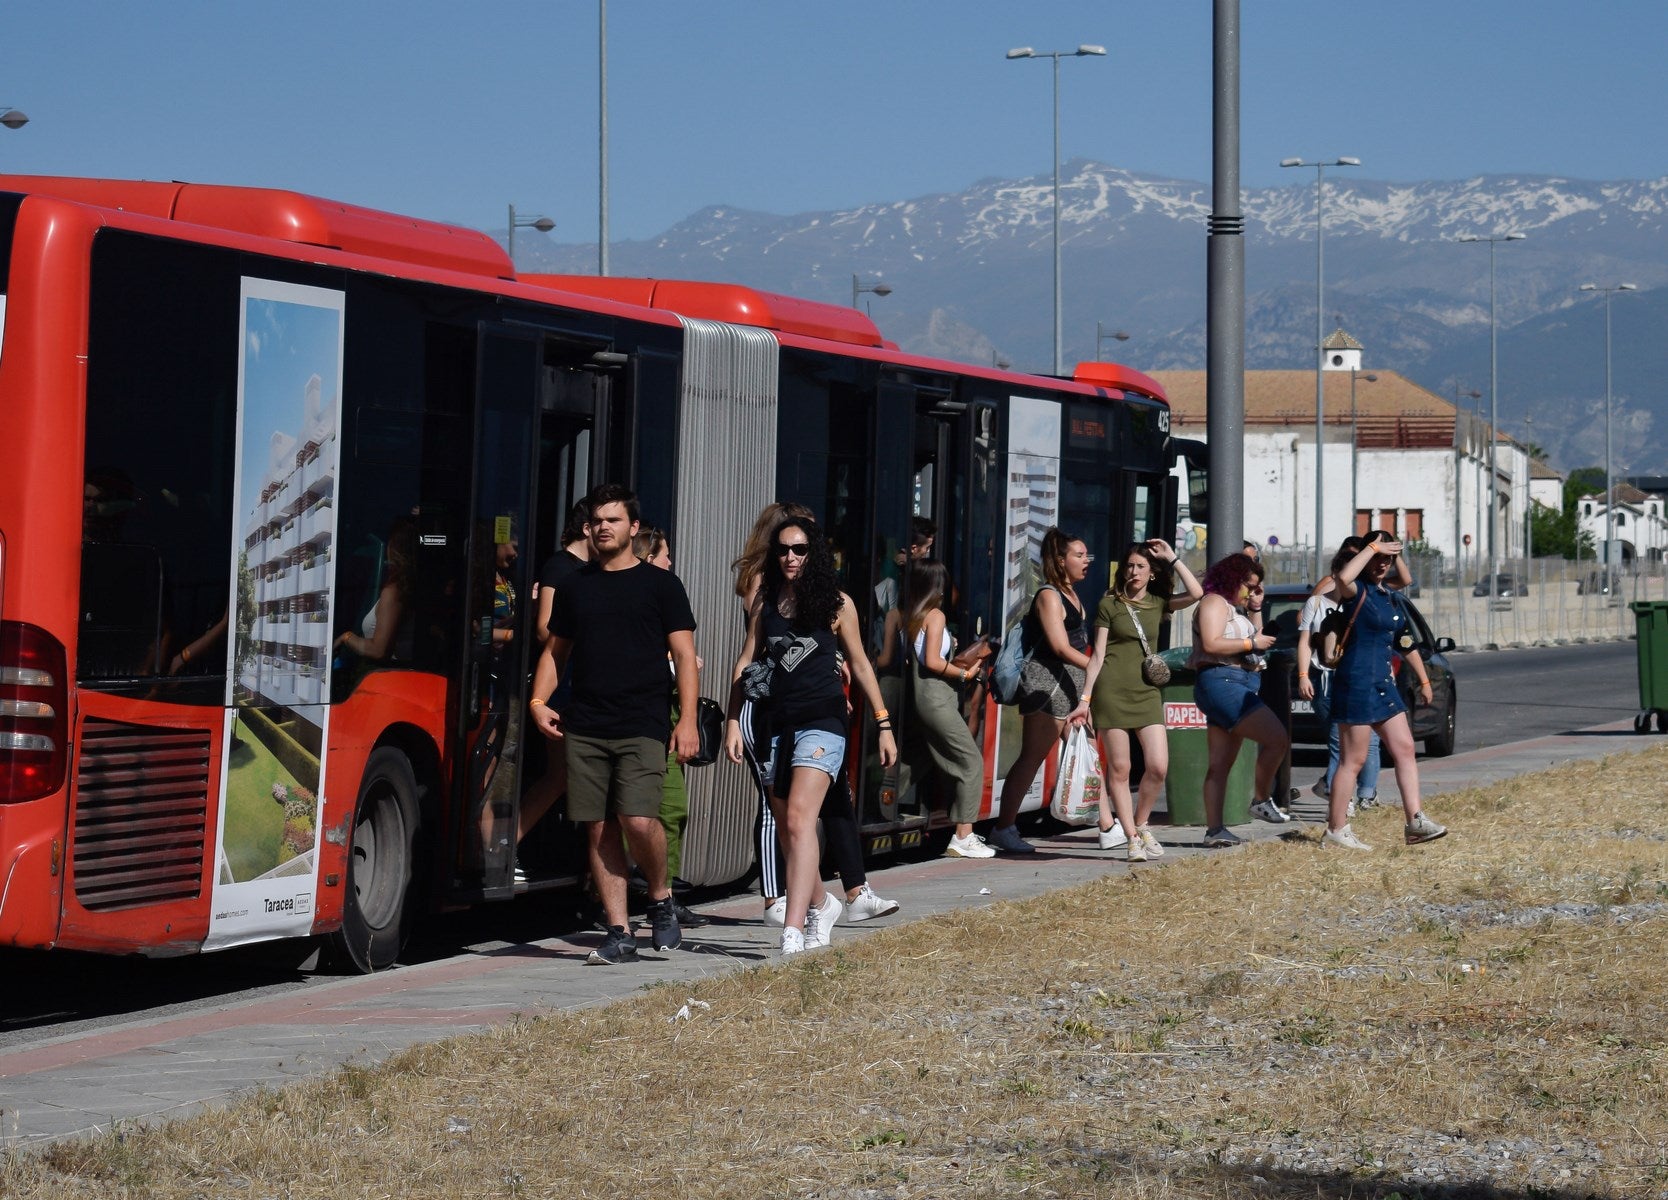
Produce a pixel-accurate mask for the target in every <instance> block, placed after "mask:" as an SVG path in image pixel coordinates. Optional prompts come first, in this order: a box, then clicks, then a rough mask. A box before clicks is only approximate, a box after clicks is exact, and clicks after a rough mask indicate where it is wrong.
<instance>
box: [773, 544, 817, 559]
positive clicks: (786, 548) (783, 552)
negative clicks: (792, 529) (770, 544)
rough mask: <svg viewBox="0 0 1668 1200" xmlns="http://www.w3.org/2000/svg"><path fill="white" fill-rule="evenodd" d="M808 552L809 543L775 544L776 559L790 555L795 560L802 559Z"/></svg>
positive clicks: (809, 549) (809, 548)
mask: <svg viewBox="0 0 1668 1200" xmlns="http://www.w3.org/2000/svg"><path fill="white" fill-rule="evenodd" d="M810 552H811V546H810V543H808V542H777V543H776V557H777V558H786V557H787V556H788V555H790V554H791V555H793V556H794V557H795V558H804V557H805V556H806V555H807V554H809V553H810Z"/></svg>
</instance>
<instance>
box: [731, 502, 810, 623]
mask: <svg viewBox="0 0 1668 1200" xmlns="http://www.w3.org/2000/svg"><path fill="white" fill-rule="evenodd" d="M790 517H796V518H798V519H800V520H805V521H815V520H816V519H817V517H816V514H815V513H813V512H812V511H811V510H810V509H808V508H806V507H805V506H804V505H803V504H794V503H793V502H792V501H786V502H784V501H781V500H772V501H771V502H770V503H769V504H767V505H765V506H764V507H763V508H761V509H760V510H759V515H758V517H757V519H755V520H754V522H753V530H752V532H751V533H749V534H748V535H747V543H746V545H744V546H743V547H742V549H741V554H740V555H738V556H737V557H736V560H735V561H734V562H733V563H731V564H730V570H732V571H734V572H735V573H736V595H738V596H740V597H741V598H742V599H743V600H745V599H747V597H749V596H751V595H752V594H753V589H754V587H756V586H757V585H758V582H759V580H760V579H761V578H763V576H764V568H765V560H766V559H767V558H769V557H770V556H771V554H772V550H771V545H770V544H771V542H772V541H773V540H774V538H775V534H776V527H777V526H778V525H780V524H781V523H782V522H783V521H786V520H787V519H788V518H790Z"/></svg>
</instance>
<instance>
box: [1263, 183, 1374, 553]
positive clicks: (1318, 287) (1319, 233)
mask: <svg viewBox="0 0 1668 1200" xmlns="http://www.w3.org/2000/svg"><path fill="white" fill-rule="evenodd" d="M1280 165H1281V166H1282V167H1313V168H1315V578H1316V579H1319V578H1320V577H1321V576H1322V575H1324V574H1325V573H1326V572H1325V567H1324V565H1323V564H1322V562H1321V552H1322V549H1321V548H1322V546H1323V544H1324V543H1323V541H1322V539H1321V523H1322V521H1323V520H1324V519H1325V513H1326V492H1325V490H1324V489H1323V488H1322V487H1321V483H1322V482H1323V481H1324V479H1325V477H1326V476H1325V466H1324V464H1325V459H1326V455H1325V453H1324V451H1325V448H1326V434H1325V428H1324V427H1325V422H1326V381H1325V379H1324V378H1323V377H1322V365H1323V363H1324V362H1325V359H1326V351H1325V350H1324V349H1323V348H1322V346H1321V343H1322V342H1324V341H1325V340H1326V325H1325V320H1326V307H1325V291H1324V280H1325V275H1324V274H1323V271H1322V263H1323V261H1324V254H1325V250H1324V247H1325V239H1324V237H1323V233H1324V229H1323V215H1324V213H1325V211H1326V208H1325V203H1326V168H1327V167H1359V166H1360V165H1361V160H1360V159H1359V158H1351V157H1349V156H1347V155H1340V156H1339V157H1337V158H1335V159H1333V160H1332V161H1330V162H1305V161H1304V160H1303V159H1301V158H1282V159H1281V160H1280ZM1354 519H1355V518H1354V516H1353V515H1352V516H1351V517H1350V520H1351V521H1353V520H1354Z"/></svg>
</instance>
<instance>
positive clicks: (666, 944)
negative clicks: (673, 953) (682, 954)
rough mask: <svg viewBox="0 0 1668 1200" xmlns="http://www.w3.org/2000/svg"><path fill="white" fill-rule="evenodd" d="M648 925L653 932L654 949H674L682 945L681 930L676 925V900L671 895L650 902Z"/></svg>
mask: <svg viewBox="0 0 1668 1200" xmlns="http://www.w3.org/2000/svg"><path fill="white" fill-rule="evenodd" d="M649 927H650V928H651V929H652V930H653V932H654V948H655V949H656V950H676V949H677V948H678V947H679V946H681V945H683V930H682V929H680V928H679V927H678V902H677V901H676V900H674V899H672V897H670V896H668V897H666V899H664V900H655V901H653V902H652V903H650V905H649Z"/></svg>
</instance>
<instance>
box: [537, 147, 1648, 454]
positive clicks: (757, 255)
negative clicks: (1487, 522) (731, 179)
mask: <svg viewBox="0 0 1668 1200" xmlns="http://www.w3.org/2000/svg"><path fill="white" fill-rule="evenodd" d="M1325 207H1326V278H1325V284H1326V292H1325V307H1326V321H1325V323H1326V327H1327V329H1328V330H1330V329H1331V328H1332V327H1333V326H1335V325H1338V324H1342V325H1343V326H1344V327H1345V328H1347V329H1348V330H1349V331H1350V332H1351V333H1352V334H1354V335H1355V336H1356V337H1357V338H1359V339H1360V340H1361V341H1362V342H1363V343H1364V344H1365V345H1366V347H1367V351H1366V356H1365V362H1366V364H1367V366H1368V367H1369V369H1370V368H1372V367H1385V368H1393V369H1396V370H1399V371H1402V372H1404V373H1406V374H1408V375H1410V376H1412V377H1413V378H1415V379H1417V380H1418V381H1420V382H1421V383H1423V384H1425V385H1426V386H1427V387H1430V388H1431V389H1432V390H1433V391H1436V392H1438V393H1440V394H1443V395H1450V396H1451V395H1453V394H1454V392H1455V390H1456V388H1462V389H1463V388H1471V387H1477V388H1481V389H1482V390H1484V391H1487V389H1488V382H1489V374H1488V371H1489V354H1488V330H1489V255H1490V251H1489V247H1488V246H1487V245H1482V244H1467V243H1462V242H1460V241H1459V240H1458V239H1459V238H1460V237H1462V236H1465V235H1467V234H1481V235H1490V234H1502V233H1507V232H1513V233H1523V234H1525V235H1526V237H1525V240H1523V241H1520V242H1516V241H1514V242H1512V243H1509V244H1500V245H1497V246H1496V247H1495V250H1494V261H1495V310H1496V314H1497V334H1498V343H1499V364H1500V366H1499V388H1500V393H1499V394H1500V401H1499V404H1500V414H1501V419H1502V424H1503V425H1505V427H1506V428H1507V429H1508V430H1513V424H1512V422H1515V421H1519V420H1521V418H1522V417H1523V416H1524V415H1525V414H1526V413H1532V414H1533V415H1534V424H1533V425H1532V427H1531V432H1532V434H1533V438H1534V440H1535V441H1537V442H1539V443H1540V444H1541V445H1543V446H1545V447H1546V448H1547V449H1548V450H1549V452H1551V454H1552V456H1553V458H1554V460H1555V461H1558V462H1560V463H1561V465H1566V466H1570V465H1581V464H1584V463H1587V462H1591V461H1593V455H1592V452H1591V448H1590V447H1589V446H1588V445H1587V442H1588V441H1589V440H1590V439H1588V438H1587V437H1586V436H1585V434H1586V433H1587V432H1588V429H1587V426H1588V425H1589V424H1590V423H1589V422H1588V421H1587V420H1586V419H1585V416H1584V415H1583V416H1582V418H1581V419H1580V420H1572V419H1570V418H1571V415H1572V414H1576V413H1582V414H1585V413H1586V411H1587V410H1588V408H1589V407H1590V406H1591V404H1592V403H1593V402H1595V401H1596V402H1597V403H1598V405H1599V406H1600V409H1602V403H1603V394H1604V378H1603V332H1602V326H1603V316H1602V308H1601V306H1600V305H1599V304H1598V303H1597V302H1596V301H1595V300H1594V299H1593V298H1592V297H1591V296H1586V295H1583V294H1581V293H1580V292H1578V291H1577V289H1578V287H1579V285H1580V284H1582V283H1586V282H1597V283H1600V284H1610V283H1615V282H1619V281H1622V280H1626V281H1627V282H1630V283H1635V284H1637V285H1638V286H1639V288H1640V294H1638V295H1631V294H1630V295H1625V296H1619V297H1617V298H1616V299H1615V300H1614V301H1613V306H1614V307H1613V316H1614V323H1615V324H1614V338H1613V344H1614V347H1615V351H1614V366H1615V383H1614V394H1615V396H1616V397H1617V398H1618V412H1621V411H1624V410H1627V411H1628V413H1629V416H1628V420H1629V421H1631V422H1632V424H1631V425H1630V426H1629V428H1630V430H1631V431H1632V433H1631V435H1630V444H1629V447H1628V453H1629V456H1630V457H1629V460H1628V461H1627V463H1626V464H1625V465H1626V469H1627V470H1628V471H1630V472H1645V471H1662V470H1664V469H1668V443H1665V440H1664V438H1663V437H1662V436H1660V435H1659V434H1658V433H1657V432H1656V431H1655V430H1653V429H1652V427H1651V426H1652V421H1653V418H1654V416H1655V412H1656V408H1657V405H1658V404H1659V402H1660V401H1661V400H1662V395H1661V392H1662V389H1661V388H1660V387H1659V386H1658V385H1657V384H1656V381H1657V380H1659V379H1661V378H1663V374H1664V371H1663V368H1668V347H1665V346H1663V345H1662V344H1661V343H1662V342H1663V339H1660V338H1656V337H1652V336H1649V335H1648V334H1647V329H1660V328H1661V327H1662V319H1663V318H1664V316H1668V288H1664V285H1668V236H1665V233H1668V177H1664V178H1662V179H1656V180H1643V181H1610V182H1590V181H1583V180H1572V179H1564V178H1558V177H1550V176H1479V177H1477V178H1474V179H1467V180H1459V181H1428V182H1420V183H1394V182H1378V181H1373V180H1365V179H1359V178H1356V177H1354V175H1353V174H1352V172H1351V171H1350V170H1347V169H1337V170H1333V171H1331V172H1329V173H1328V175H1327V178H1326V205H1325ZM1209 209H1210V188H1209V185H1208V184H1205V183H1201V182H1195V181H1190V180H1178V179H1162V178H1155V177H1151V176H1144V175H1141V174H1138V173H1135V172H1131V171H1126V170H1121V169H1118V168H1115V167H1111V166H1107V165H1104V164H1100V163H1095V162H1090V161H1086V160H1076V161H1073V162H1071V163H1069V164H1067V165H1066V166H1065V167H1064V168H1063V169H1062V175H1061V242H1062V254H1063V260H1064V267H1063V279H1064V284H1063V286H1064V291H1065V302H1064V314H1065V317H1064V329H1065V343H1066V358H1067V361H1068V363H1071V362H1076V361H1078V360H1080V359H1092V358H1094V357H1095V350H1096V339H1095V333H1096V322H1097V321H1099V322H1102V323H1103V324H1104V326H1105V328H1106V329H1107V330H1112V329H1117V330H1120V331H1124V332H1127V333H1129V334H1130V338H1129V340H1128V341H1125V342H1121V343H1117V344H1116V345H1115V349H1116V352H1117V355H1118V357H1120V358H1122V359H1124V360H1126V361H1128V362H1130V363H1131V364H1132V365H1135V366H1138V367H1144V368H1149V369H1157V368H1178V367H1200V366H1202V365H1203V363H1204V347H1205V340H1204V337H1205V335H1204V330H1205V325H1204V312H1205V243H1206V238H1205V222H1206V217H1207V215H1208V213H1209ZM1243 210H1244V215H1245V218H1246V239H1247V244H1246V279H1247V304H1246V326H1247V328H1246V348H1247V365H1248V366H1250V367H1253V368H1257V367H1293V366H1307V365H1309V363H1311V362H1312V361H1313V359H1312V351H1311V349H1310V347H1311V346H1312V345H1313V342H1314V330H1315V182H1314V176H1313V174H1312V173H1311V172H1308V171H1302V172H1294V179H1293V183H1292V184H1291V186H1288V187H1279V188H1264V189H1256V190H1250V191H1247V192H1246V193H1245V196H1244V199H1243ZM1052 237H1053V207H1052V176H1039V177H1035V178H1031V179H1022V180H1003V179H987V180H981V181H980V182H978V183H976V184H974V185H973V186H971V187H969V188H968V189H967V190H965V191H962V192H957V193H946V194H941V195H932V196H922V197H917V198H914V199H910V200H900V201H896V202H892V203H886V204H872V205H865V206H862V207H860V208H855V209H848V210H842V211H831V212H815V213H798V214H793V215H789V216H782V215H775V214H768V213H758V212H750V211H747V210H743V209H736V208H731V207H727V206H722V205H715V206H712V207H708V208H704V209H701V210H699V211H697V212H695V213H693V214H692V215H691V216H690V217H689V218H688V219H686V220H684V221H681V222H679V223H678V224H677V225H675V226H673V227H672V228H670V229H668V230H667V231H666V232H665V233H663V234H661V235H660V236H659V237H656V238H654V239H651V240H647V241H641V242H625V243H617V244H616V245H615V246H614V248H613V251H612V265H613V269H614V271H615V272H616V273H618V274H622V275H655V276H663V277H681V278H692V279H728V280H734V281H737V282H742V283H747V284H751V285H753V286H757V287H761V288H766V289H769V290H772V291H780V292H787V293H791V294H793V295H799V296H804V297H807V298H811V299H820V300H825V301H829V302H832V303H849V301H850V298H851V281H852V276H853V275H854V274H855V275H857V276H859V277H860V278H861V279H862V280H863V281H864V282H874V281H878V280H884V281H885V282H886V283H887V284H889V285H890V286H891V287H892V293H891V294H890V295H889V296H887V297H885V298H884V299H870V302H869V305H868V307H869V308H870V311H871V312H872V313H873V315H874V317H875V320H876V322H877V323H878V324H879V325H880V327H881V328H882V330H883V331H885V333H886V334H887V335H888V336H889V337H892V338H893V339H895V340H896V341H898V342H899V343H900V344H901V345H903V346H904V347H905V348H906V349H909V350H914V351H919V352H922V353H930V354H937V355H943V356H945V357H951V358H958V359H962V360H966V361H983V362H988V361H991V359H992V358H993V357H997V356H999V357H1001V358H1004V359H1007V360H1010V361H1012V362H1013V363H1014V364H1015V366H1016V367H1018V368H1019V369H1022V370H1046V369H1047V368H1048V366H1049V364H1050V362H1051V347H1052V341H1053V333H1052V330H1053V307H1052V305H1053V301H1052V295H1053V291H1052V289H1053V273H1052V254H1051V246H1052ZM523 246H524V247H526V248H525V249H524V250H523V253H522V256H521V257H522V266H523V268H524V269H534V270H562V271H575V272H586V271H589V270H593V269H594V261H595V255H594V249H593V248H592V247H590V246H562V245H558V244H550V243H538V244H535V245H532V246H529V245H528V244H527V243H526V242H524V243H523ZM1652 289H1662V290H1661V291H1659V292H1656V293H1653V291H1652ZM1513 431H1514V432H1517V430H1513ZM1618 447H1620V441H1619V440H1618Z"/></svg>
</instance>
